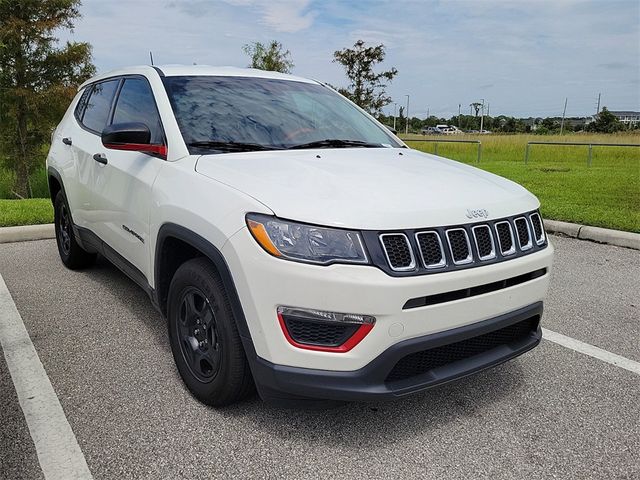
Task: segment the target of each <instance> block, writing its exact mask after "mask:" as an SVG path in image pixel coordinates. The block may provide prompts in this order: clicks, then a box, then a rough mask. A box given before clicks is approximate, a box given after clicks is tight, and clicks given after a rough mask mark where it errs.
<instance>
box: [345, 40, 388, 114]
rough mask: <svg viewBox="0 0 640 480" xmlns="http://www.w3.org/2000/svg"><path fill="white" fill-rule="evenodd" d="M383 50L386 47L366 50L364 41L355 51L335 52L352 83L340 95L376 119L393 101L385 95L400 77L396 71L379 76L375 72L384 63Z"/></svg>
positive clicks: (360, 41) (354, 48)
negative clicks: (396, 78) (376, 67)
mask: <svg viewBox="0 0 640 480" xmlns="http://www.w3.org/2000/svg"><path fill="white" fill-rule="evenodd" d="M384 48H385V47H384V45H383V44H380V45H376V46H375V47H365V45H364V41H362V40H358V41H357V42H356V43H355V44H354V45H353V48H345V49H343V50H336V51H335V52H333V61H334V62H337V63H339V64H340V65H342V66H343V67H344V69H345V70H346V75H347V78H348V79H349V86H348V87H347V88H341V89H339V90H338V91H339V92H340V93H341V94H342V95H344V96H345V97H347V98H348V99H349V100H351V101H352V102H354V103H355V104H356V105H358V106H360V107H361V108H363V109H364V110H366V111H367V112H369V113H371V114H374V115H376V114H378V113H379V112H380V110H381V109H382V107H384V106H385V105H388V104H389V103H391V97H389V96H388V95H387V94H386V91H385V88H386V86H387V83H388V82H390V81H391V80H393V78H394V77H395V76H396V75H397V74H398V70H396V68H395V67H392V68H391V70H385V71H383V72H380V73H375V72H374V70H373V69H374V67H375V66H376V64H378V63H382V62H383V61H384V57H385V51H384Z"/></svg>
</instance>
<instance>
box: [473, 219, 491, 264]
mask: <svg viewBox="0 0 640 480" xmlns="http://www.w3.org/2000/svg"><path fill="white" fill-rule="evenodd" d="M471 230H472V231H473V238H474V240H475V243H476V251H477V253H478V258H479V259H480V260H491V259H492V258H495V257H496V247H495V244H494V243H493V235H491V229H490V228H489V225H477V226H475V227H473V228H472V229H471Z"/></svg>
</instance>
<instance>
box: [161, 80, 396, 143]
mask: <svg viewBox="0 0 640 480" xmlns="http://www.w3.org/2000/svg"><path fill="white" fill-rule="evenodd" d="M163 80H164V83H165V87H166V89H167V93H168V95H169V99H170V101H171V105H172V108H173V112H174V114H175V116H176V120H177V121H178V125H179V126H180V131H181V132H182V136H183V138H184V140H185V143H186V144H187V146H188V147H189V151H190V152H191V153H192V154H193V153H205V152H206V153H209V152H214V153H215V152H228V151H239V148H240V147H242V148H241V150H244V151H251V150H272V149H274V150H275V149H284V148H338V147H339V148H349V147H353V148H355V147H362V146H366V147H381V148H382V147H401V146H402V145H401V144H399V143H398V141H397V140H394V138H393V137H392V136H391V134H390V132H387V131H386V130H385V129H384V128H382V127H380V126H378V125H377V124H376V123H375V122H374V121H373V120H372V119H370V118H369V117H368V116H367V115H364V114H363V113H362V112H361V111H359V110H358V109H357V108H355V107H354V106H353V105H352V104H351V103H349V102H348V101H347V100H346V99H345V98H344V97H342V96H341V95H339V94H337V93H335V92H333V91H332V90H330V89H329V88H326V87H324V86H322V85H319V84H315V83H303V82H297V81H292V80H274V79H267V78H249V77H215V76H186V77H165V78H164V79H163ZM229 147H231V148H229Z"/></svg>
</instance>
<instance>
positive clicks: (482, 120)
mask: <svg viewBox="0 0 640 480" xmlns="http://www.w3.org/2000/svg"><path fill="white" fill-rule="evenodd" d="M480 100H482V114H481V115H480V133H482V130H483V126H484V98H481V99H480Z"/></svg>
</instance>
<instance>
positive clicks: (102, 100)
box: [81, 80, 120, 133]
mask: <svg viewBox="0 0 640 480" xmlns="http://www.w3.org/2000/svg"><path fill="white" fill-rule="evenodd" d="M119 82H120V80H108V81H106V82H101V83H97V84H95V85H94V86H93V87H92V89H91V93H90V94H89V97H88V100H87V104H86V106H85V110H84V114H83V115H82V119H81V123H82V125H84V126H85V127H86V128H88V129H89V130H92V131H94V132H96V133H102V130H104V127H105V126H106V125H107V121H108V119H109V112H110V110H111V103H112V102H113V96H114V95H115V93H116V89H117V88H118V83H119Z"/></svg>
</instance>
